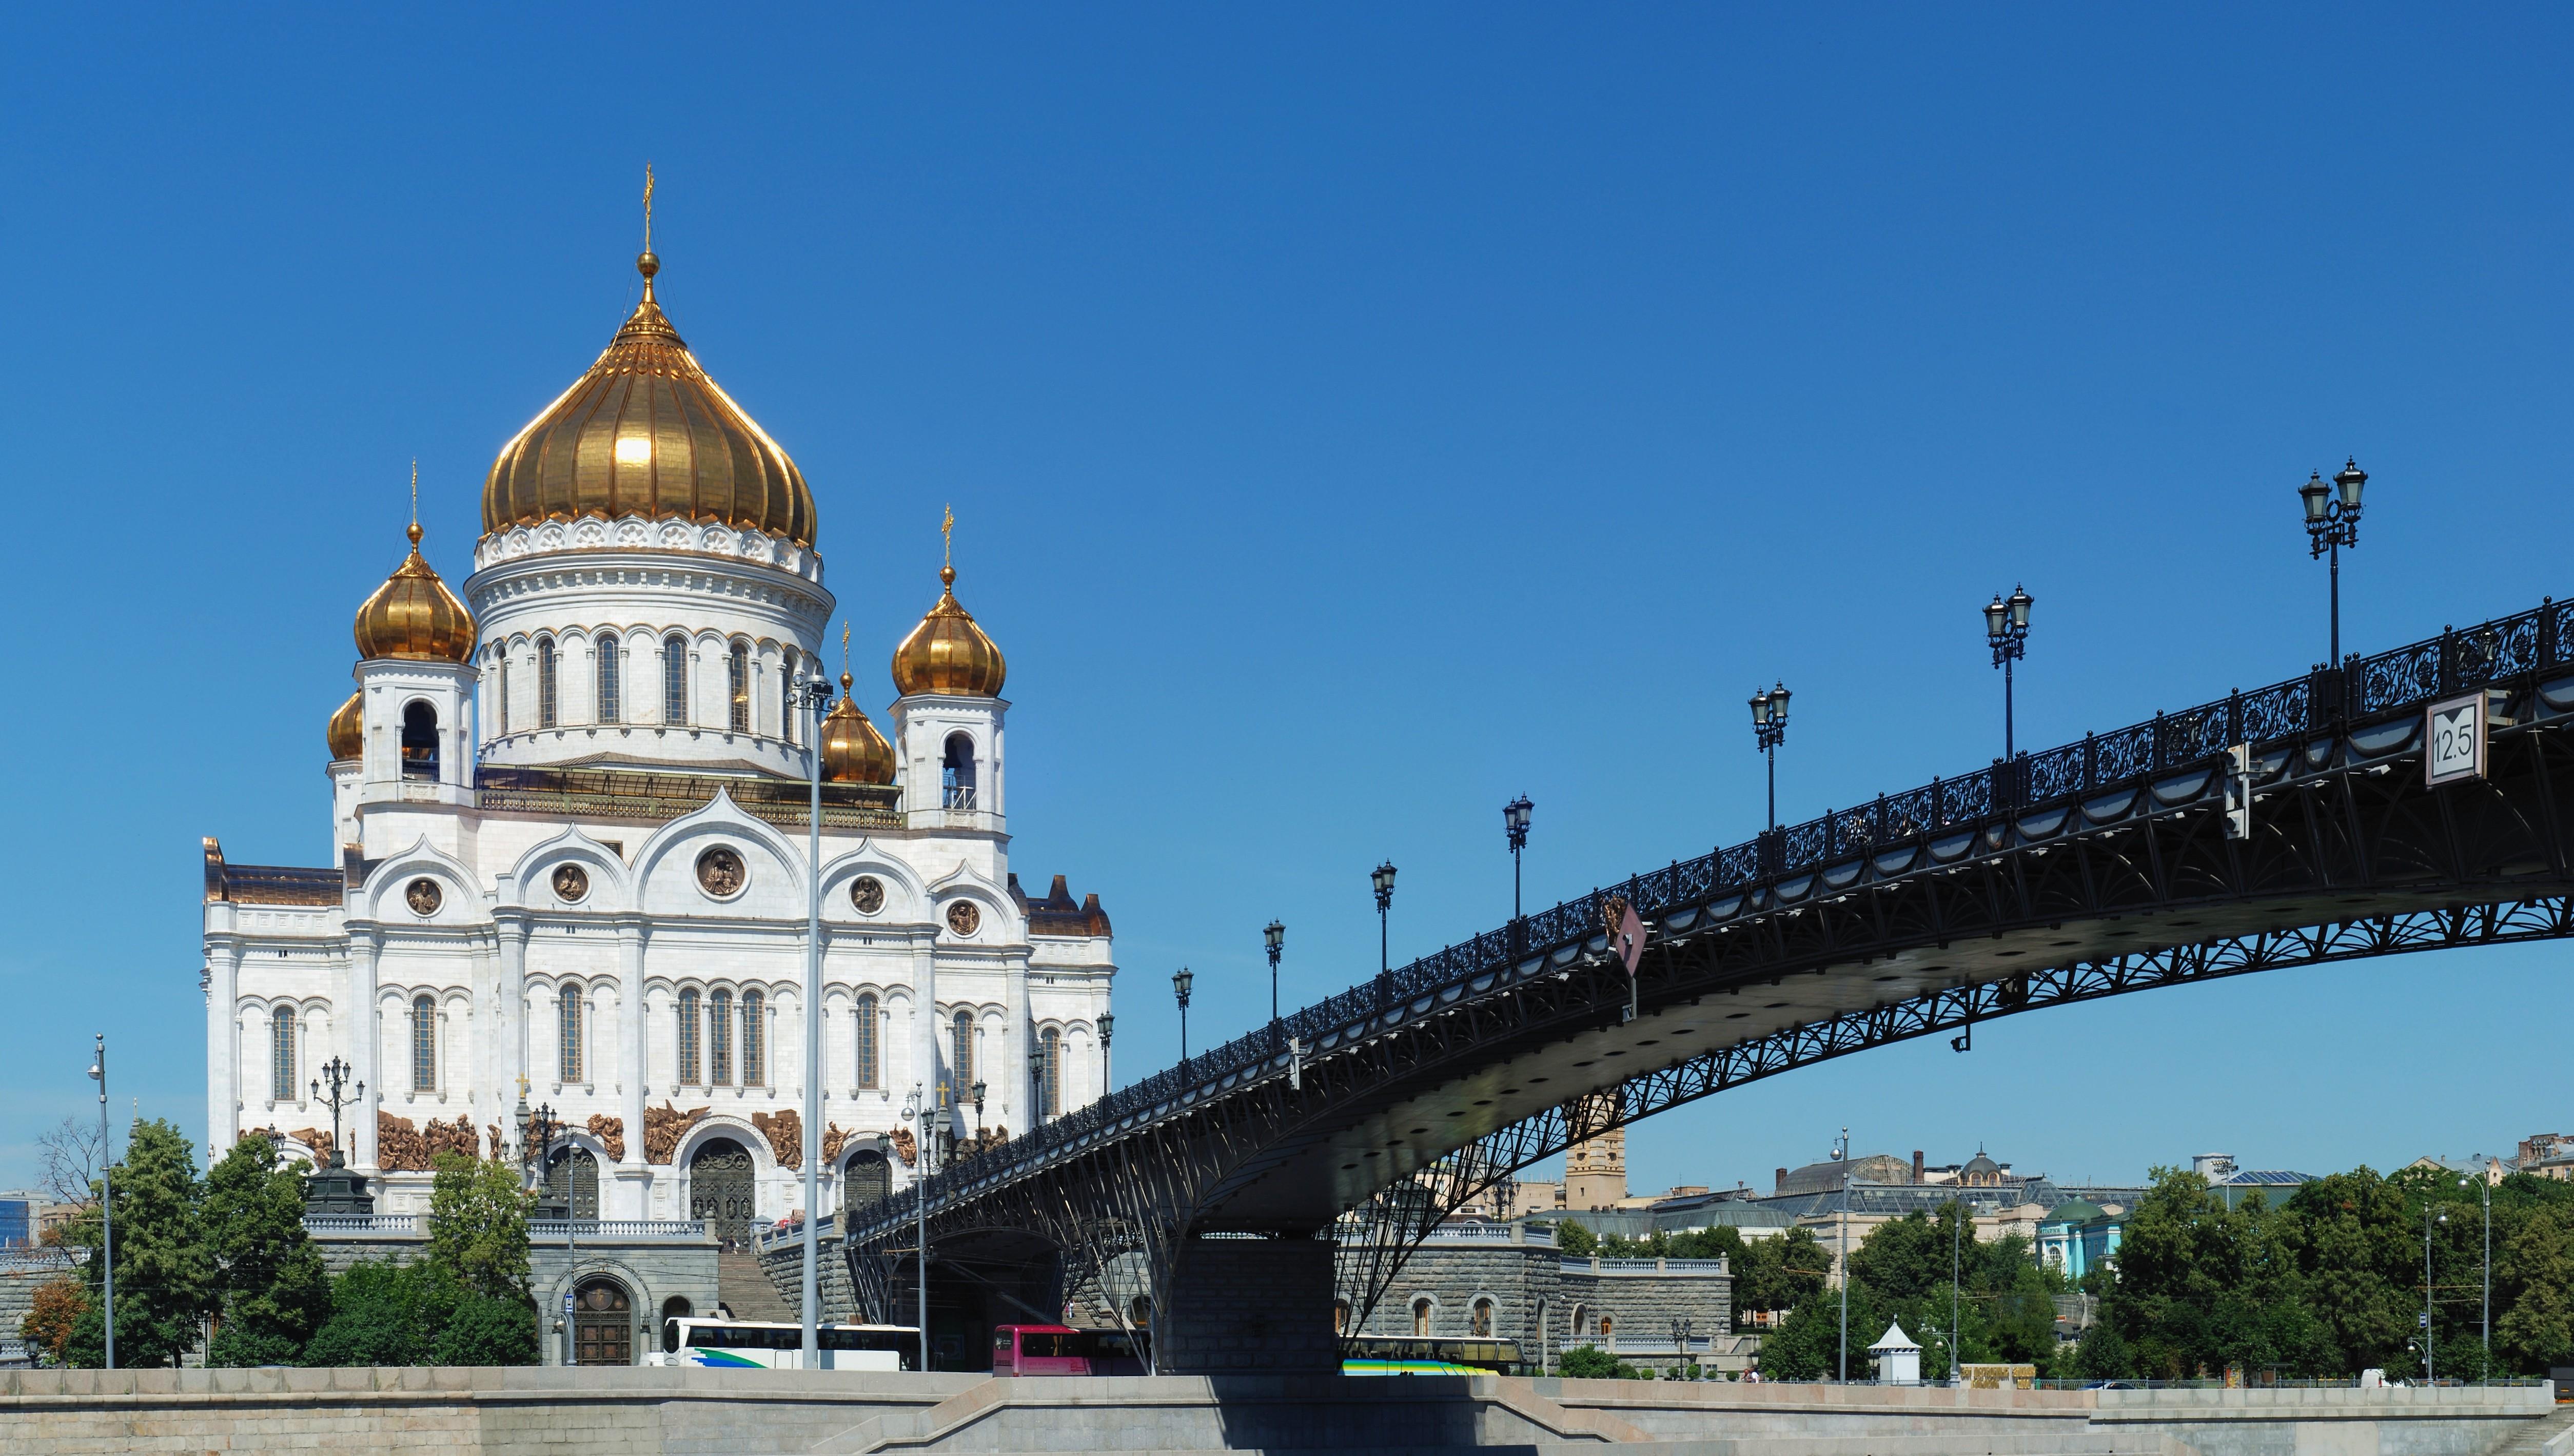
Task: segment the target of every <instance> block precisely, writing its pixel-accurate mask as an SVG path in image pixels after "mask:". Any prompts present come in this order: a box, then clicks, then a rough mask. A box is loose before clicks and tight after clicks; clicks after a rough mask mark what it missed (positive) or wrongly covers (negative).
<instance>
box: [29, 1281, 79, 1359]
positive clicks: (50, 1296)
mask: <svg viewBox="0 0 2574 1456" xmlns="http://www.w3.org/2000/svg"><path fill="white" fill-rule="evenodd" d="M91 1302H92V1301H91V1300H90V1297H89V1290H88V1289H87V1288H85V1287H83V1285H82V1284H81V1281H80V1280H79V1279H77V1278H75V1277H73V1276H72V1275H69V1274H61V1275H57V1276H55V1277H54V1278H51V1279H48V1280H46V1281H45V1282H44V1283H42V1284H39V1285H37V1286H36V1288H35V1292H34V1293H33V1295H32V1296H30V1298H29V1300H28V1308H27V1315H26V1318H24V1319H21V1320H19V1321H18V1338H20V1339H22V1340H25V1341H26V1342H27V1343H28V1345H29V1346H31V1347H32V1348H34V1349H37V1350H40V1351H42V1352H43V1353H44V1356H45V1358H46V1359H48V1360H50V1361H52V1362H53V1363H54V1364H57V1365H59V1364H62V1363H63V1350H64V1347H65V1346H66V1345H68V1344H69V1343H70V1342H71V1338H72V1331H73V1330H74V1329H75V1328H76V1327H78V1325H79V1324H80V1319H81V1316H82V1315H84V1314H87V1313H89V1310H90V1305H91Z"/></svg>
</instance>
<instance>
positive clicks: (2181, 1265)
mask: <svg viewBox="0 0 2574 1456" xmlns="http://www.w3.org/2000/svg"><path fill="white" fill-rule="evenodd" d="M2153 1171H2154V1184H2153V1186H2152V1187H2151V1188H2149V1189H2147V1190H2146V1193H2145V1195H2144V1197H2143V1198H2141V1199H2139V1200H2138V1202H2137V1205H2136V1209H2135V1211H2134V1213H2133V1214H2132V1215H2131V1216H2130V1217H2129V1219H2128V1222H2127V1226H2126V1230H2125V1232H2124V1233H2123V1235H2122V1236H2121V1238H2120V1241H2119V1248H2118V1274H2117V1278H2116V1280H2115V1282H2114V1283H2112V1284H2111V1285H2110V1287H2109V1290H2108V1292H2107V1293H2106V1294H2105V1295H2104V1296H2103V1297H2102V1300H2101V1305H2100V1318H2101V1320H2102V1321H2103V1322H2104V1323H2105V1324H2107V1325H2109V1326H2111V1328H2112V1329H2113V1330H2114V1333H2115V1336H2116V1338H2115V1339H2114V1340H2099V1341H2097V1345H2096V1348H2095V1349H2094V1350H2093V1352H2092V1354H2091V1355H2090V1356H2089V1357H2088V1358H2089V1359H2090V1361H2091V1363H2092V1364H2094V1365H2098V1364H2101V1363H2103V1362H2105V1361H2106V1360H2107V1359H2108V1358H2109V1355H2110V1354H2111V1353H2118V1352H2122V1353H2123V1359H2122V1360H2121V1362H2120V1363H2123V1364H2124V1365H2125V1366H2126V1367H2127V1371H2126V1373H2132V1374H2136V1375H2142V1376H2148V1377H2153V1378H2159V1379H2187V1378H2193V1377H2197V1376H2202V1375H2216V1374H2220V1373H2222V1372H2223V1371H2224V1370H2226V1369H2227V1368H2229V1367H2235V1368H2241V1369H2245V1370H2260V1369H2265V1368H2268V1369H2278V1370H2280V1371H2282V1372H2284V1373H2288V1374H2293V1375H2319V1374H2327V1373H2339V1371H2338V1366H2337V1357H2336V1356H2335V1354H2334V1347H2333V1341H2332V1336H2331V1332H2330V1330H2329V1329H2328V1328H2327V1326H2326V1325H2325V1324H2324V1323H2323V1322H2322V1321H2321V1320H2320V1319H2318V1317H2317V1315H2316V1312H2315V1310H2314V1307H2313V1305H2312V1304H2311V1303H2310V1301H2309V1298H2308V1291H2307V1288H2306V1284H2305V1280H2304V1276H2303V1273H2302V1271H2301V1268H2300V1263H2299V1257H2298V1243H2299V1237H2300V1232H2301V1231H2300V1229H2299V1227H2298V1224H2297V1220H2296V1219H2295V1217H2293V1216H2292V1215H2287V1214H2281V1213H2273V1212H2271V1211H2270V1210H2269V1209H2268V1208H2267V1207H2266V1206H2265V1205H2264V1204H2263V1202H2262V1201H2261V1200H2260V1199H2258V1198H2254V1199H2252V1200H2250V1201H2249V1202H2247V1203H2245V1204H2244V1205H2243V1206H2242V1207H2240V1208H2236V1209H2230V1210H2229V1209H2227V1208H2226V1207H2225V1206H2224V1204H2223V1203H2222V1202H2220V1201H2219V1200H2218V1199H2216V1198H2215V1197H2213V1196H2211V1195H2210V1193H2209V1192H2208V1188H2207V1181H2206V1180H2205V1179H2204V1178H2201V1177H2200V1176H2198V1175H2197V1174H2196V1173H2191V1172H2186V1171H2181V1170H2176V1169H2171V1168H2156V1169H2154V1170H2153ZM2077 1363H2078V1362H2077Z"/></svg>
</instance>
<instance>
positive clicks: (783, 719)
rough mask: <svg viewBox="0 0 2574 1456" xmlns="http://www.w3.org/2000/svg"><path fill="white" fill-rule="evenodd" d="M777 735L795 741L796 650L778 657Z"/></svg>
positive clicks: (788, 651)
mask: <svg viewBox="0 0 2574 1456" xmlns="http://www.w3.org/2000/svg"><path fill="white" fill-rule="evenodd" d="M777 735H778V736H779V737H781V738H784V739H785V740H786V741H788V742H790V743H791V742H793V741H795V650H794V649H793V648H788V649H787V650H786V651H785V652H783V653H780V654H778V657H777Z"/></svg>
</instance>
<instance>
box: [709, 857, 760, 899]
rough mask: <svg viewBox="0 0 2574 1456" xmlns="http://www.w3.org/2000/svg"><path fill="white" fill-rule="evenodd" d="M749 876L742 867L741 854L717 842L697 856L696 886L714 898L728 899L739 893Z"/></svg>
mask: <svg viewBox="0 0 2574 1456" xmlns="http://www.w3.org/2000/svg"><path fill="white" fill-rule="evenodd" d="M749 878H750V874H749V871H747V870H745V869H744V868H743V867H742V863H741V854H740V853H739V852H738V851H736V850H734V849H731V848H729V847H727V846H725V845H722V844H717V845H716V846H714V847H713V848H711V849H708V850H707V851H706V852H704V853H703V854H700V855H698V856H697V888H699V889H702V890H704V891H705V892H706V893H707V894H710V895H712V896H714V897H715V898H716V899H719V900H723V899H730V898H732V897H733V896H734V895H737V894H739V893H741V887H742V885H743V884H744V883H746V882H747V881H748V880H749Z"/></svg>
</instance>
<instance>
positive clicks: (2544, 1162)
mask: <svg viewBox="0 0 2574 1456" xmlns="http://www.w3.org/2000/svg"><path fill="white" fill-rule="evenodd" d="M2513 1165H2514V1167H2515V1169H2516V1170H2517V1171H2519V1172H2524V1173H2528V1174H2530V1175H2532V1176H2533V1177H2540V1178H2554V1179H2555V1180H2557V1181H2558V1182H2560V1183H2563V1182H2574V1132H2534V1133H2531V1134H2530V1135H2529V1136H2527V1137H2524V1138H2522V1139H2521V1140H2520V1156H2519V1157H2517V1158H2515V1159H2513Z"/></svg>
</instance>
